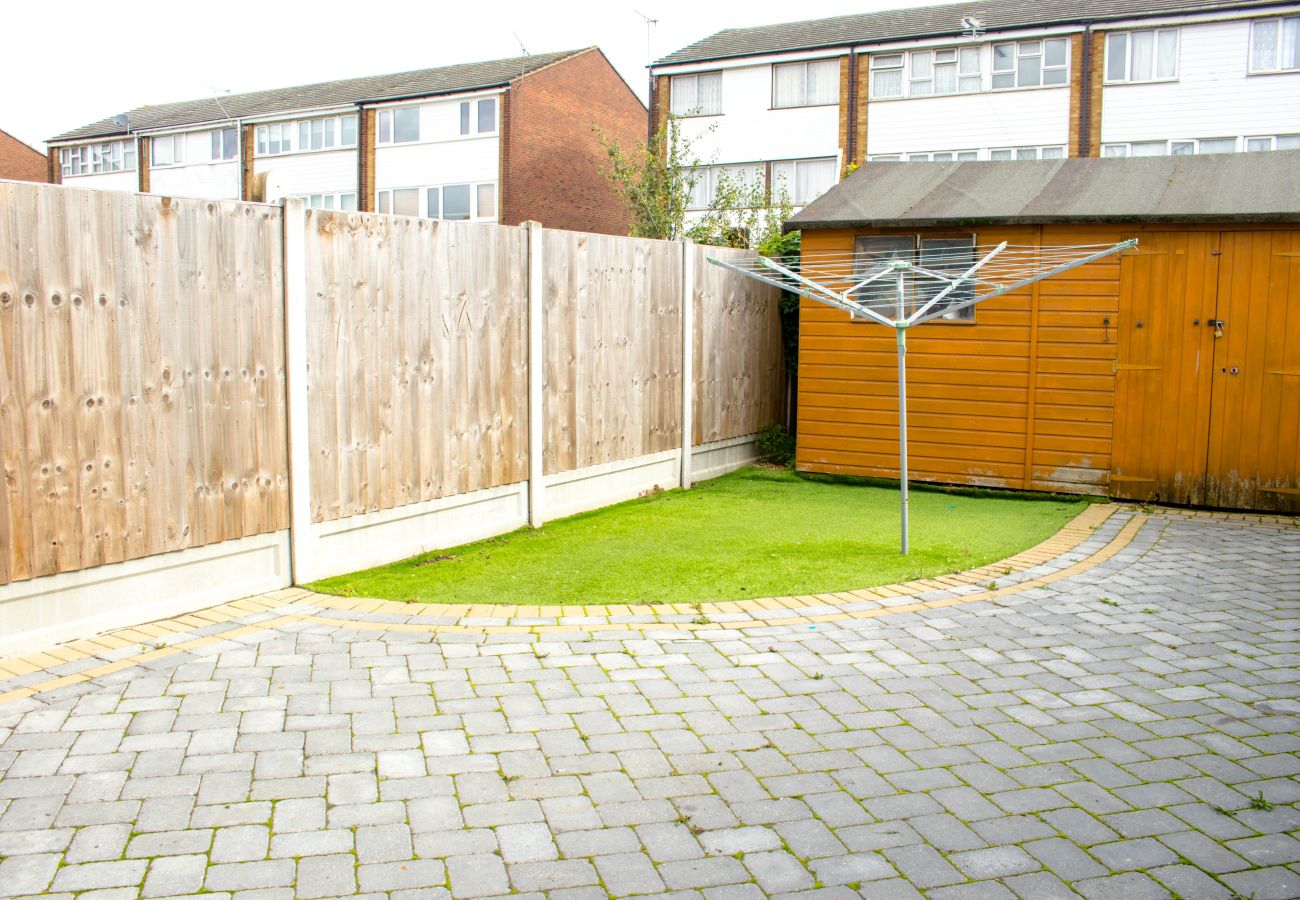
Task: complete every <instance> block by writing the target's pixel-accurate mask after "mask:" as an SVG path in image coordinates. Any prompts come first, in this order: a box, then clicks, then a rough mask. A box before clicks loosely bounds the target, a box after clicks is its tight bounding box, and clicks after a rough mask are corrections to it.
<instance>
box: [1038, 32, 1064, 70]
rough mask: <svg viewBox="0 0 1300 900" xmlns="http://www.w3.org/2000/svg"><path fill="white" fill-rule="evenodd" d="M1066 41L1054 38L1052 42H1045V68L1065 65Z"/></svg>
mask: <svg viewBox="0 0 1300 900" xmlns="http://www.w3.org/2000/svg"><path fill="white" fill-rule="evenodd" d="M1065 47H1066V44H1065V40H1064V39H1063V38H1053V39H1052V40H1050V41H1044V42H1043V65H1045V66H1063V65H1065Z"/></svg>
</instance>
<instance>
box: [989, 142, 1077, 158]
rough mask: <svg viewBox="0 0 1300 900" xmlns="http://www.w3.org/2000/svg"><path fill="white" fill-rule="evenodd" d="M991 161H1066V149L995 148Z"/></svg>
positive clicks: (991, 152) (1057, 146) (1056, 146)
mask: <svg viewBox="0 0 1300 900" xmlns="http://www.w3.org/2000/svg"><path fill="white" fill-rule="evenodd" d="M989 159H992V160H1007V159H1065V148H1064V147H1062V146H1061V145H1059V144H1057V145H1054V146H1049V147H995V148H994V149H992V150H990V151H989Z"/></svg>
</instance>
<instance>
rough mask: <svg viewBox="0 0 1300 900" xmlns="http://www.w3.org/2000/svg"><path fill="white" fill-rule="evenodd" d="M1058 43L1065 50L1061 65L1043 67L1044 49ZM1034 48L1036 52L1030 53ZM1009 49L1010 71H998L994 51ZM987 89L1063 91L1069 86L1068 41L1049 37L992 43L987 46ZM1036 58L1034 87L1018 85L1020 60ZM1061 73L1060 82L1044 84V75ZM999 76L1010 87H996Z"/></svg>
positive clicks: (996, 52) (1045, 52) (1045, 54)
mask: <svg viewBox="0 0 1300 900" xmlns="http://www.w3.org/2000/svg"><path fill="white" fill-rule="evenodd" d="M1056 42H1059V43H1061V44H1062V45H1064V47H1065V61H1064V62H1062V63H1058V64H1055V65H1050V66H1049V65H1047V45H1048V44H1049V43H1056ZM1035 44H1037V45H1038V49H1037V50H1036V51H1035V50H1033V49H1032V47H1033V45H1035ZM999 47H1011V48H1012V51H1011V68H1010V69H999V68H997V64H998V48H999ZM989 54H990V55H989V89H990V90H993V91H1026V90H1032V89H1033V88H1063V87H1069V85H1070V39H1069V38H1068V37H1062V36H1049V37H1041V38H1029V39H1026V40H1020V41H996V42H994V43H992V44H990V49H989ZM1035 56H1036V57H1038V58H1039V63H1038V83H1037V84H1021V83H1020V60H1021V59H1028V58H1031V57H1035ZM1049 71H1051V72H1061V73H1062V75H1063V78H1064V80H1063V81H1058V82H1053V83H1051V84H1048V83H1047V73H1048V72H1049ZM999 75H1010V76H1011V78H1012V82H1013V83H1012V84H1009V85H1001V86H999V85H998V83H997V80H998V76H999Z"/></svg>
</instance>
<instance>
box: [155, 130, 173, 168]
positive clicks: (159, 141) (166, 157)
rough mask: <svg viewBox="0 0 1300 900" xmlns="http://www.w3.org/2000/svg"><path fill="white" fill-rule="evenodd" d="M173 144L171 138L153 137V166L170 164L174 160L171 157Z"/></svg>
mask: <svg viewBox="0 0 1300 900" xmlns="http://www.w3.org/2000/svg"><path fill="white" fill-rule="evenodd" d="M174 146H175V144H174V143H173V142H172V139H171V138H169V137H168V138H154V139H153V164H154V165H155V166H170V165H171V164H172V162H173V161H174V160H173V158H172V147H174Z"/></svg>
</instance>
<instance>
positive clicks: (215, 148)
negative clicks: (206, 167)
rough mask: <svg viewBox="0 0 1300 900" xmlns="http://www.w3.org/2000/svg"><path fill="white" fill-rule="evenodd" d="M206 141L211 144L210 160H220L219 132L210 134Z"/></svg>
mask: <svg viewBox="0 0 1300 900" xmlns="http://www.w3.org/2000/svg"><path fill="white" fill-rule="evenodd" d="M208 139H209V140H210V141H211V142H212V158H213V159H221V132H220V131H214V132H212V134H210V135H209V136H208Z"/></svg>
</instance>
